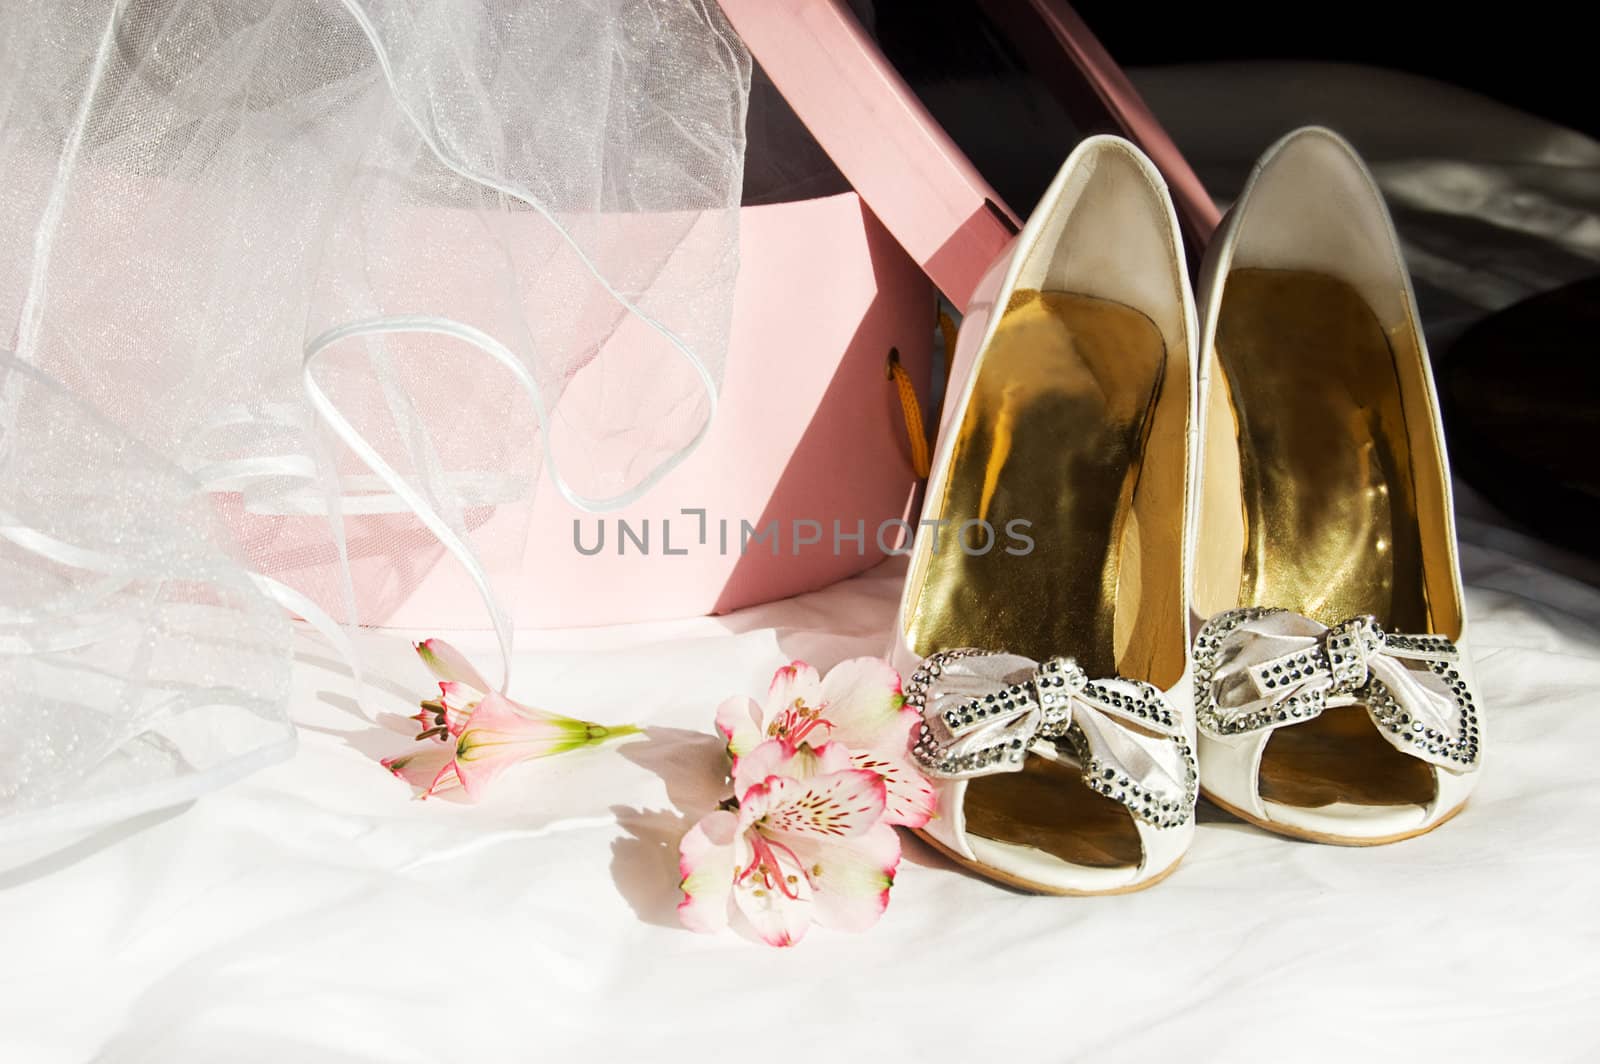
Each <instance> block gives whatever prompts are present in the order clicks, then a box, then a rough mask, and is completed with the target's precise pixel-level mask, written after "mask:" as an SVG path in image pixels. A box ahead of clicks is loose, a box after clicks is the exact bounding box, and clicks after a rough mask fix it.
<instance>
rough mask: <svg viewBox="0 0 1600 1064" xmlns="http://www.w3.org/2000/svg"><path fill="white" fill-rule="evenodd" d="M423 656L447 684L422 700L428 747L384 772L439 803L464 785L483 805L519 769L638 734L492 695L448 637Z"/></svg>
mask: <svg viewBox="0 0 1600 1064" xmlns="http://www.w3.org/2000/svg"><path fill="white" fill-rule="evenodd" d="M417 655H418V656H419V657H421V658H422V661H423V664H425V665H427V666H428V668H429V670H430V671H432V672H433V674H434V676H435V677H437V678H438V680H439V698H438V699H437V700H429V701H426V702H423V703H422V712H421V713H418V714H417V715H416V717H415V718H413V719H415V720H416V721H417V722H418V723H419V724H421V725H422V729H421V730H420V731H419V732H418V733H417V736H416V738H417V739H418V740H419V741H422V740H428V739H434V740H437V742H431V743H427V744H426V745H425V746H424V747H423V748H422V749H419V750H417V751H415V752H413V753H409V754H401V755H400V756H398V757H391V758H386V759H385V760H384V761H383V767H384V768H386V769H388V770H389V771H390V772H392V773H394V774H395V775H396V776H398V777H400V778H401V779H403V780H405V781H406V782H407V783H410V784H411V785H412V786H413V787H417V788H418V789H419V790H420V791H421V795H420V797H423V798H431V797H433V796H434V795H436V794H440V793H442V792H444V791H450V790H455V789H457V788H460V789H461V790H463V791H464V792H465V793H466V796H467V797H468V798H469V799H471V800H473V801H476V800H478V799H479V798H480V797H482V796H483V793H484V791H485V790H486V789H487V788H488V786H489V784H491V783H492V782H494V780H495V778H496V777H497V776H499V775H500V773H502V772H504V771H505V770H506V769H508V768H510V767H511V766H512V765H515V764H519V763H521V762H523V761H532V760H534V759H536V758H541V757H552V756H554V755H556V754H563V753H566V752H567V751H569V750H576V749H579V748H580V747H584V746H598V745H599V744H601V743H604V742H607V741H609V740H611V739H616V738H620V737H622V736H624V735H634V734H637V733H638V731H639V729H638V728H637V727H635V726H634V725H632V724H624V725H614V726H610V727H608V726H606V725H603V724H595V723H593V722H592V721H587V720H577V719H575V718H572V717H566V716H562V715H560V714H557V713H548V712H546V711H544V710H542V709H534V708H533V707H531V706H524V705H522V704H520V703H517V702H513V701H512V700H511V699H509V698H507V697H505V696H504V695H501V694H498V693H495V692H494V691H492V690H490V687H489V684H488V683H487V681H485V680H484V679H483V677H482V676H481V675H480V674H479V673H478V671H477V670H476V669H474V668H473V667H472V664H471V663H470V662H469V661H467V659H466V657H465V656H464V655H463V654H462V653H461V652H460V651H459V650H457V649H456V648H455V647H453V646H451V645H450V644H449V643H446V642H445V641H444V640H442V639H428V640H425V641H423V642H421V643H418V644H417Z"/></svg>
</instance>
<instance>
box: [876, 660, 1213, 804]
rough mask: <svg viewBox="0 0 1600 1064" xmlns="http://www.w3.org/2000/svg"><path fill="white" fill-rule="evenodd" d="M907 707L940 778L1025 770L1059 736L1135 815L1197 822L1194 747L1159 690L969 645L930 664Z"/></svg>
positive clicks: (1064, 663) (920, 753)
mask: <svg viewBox="0 0 1600 1064" xmlns="http://www.w3.org/2000/svg"><path fill="white" fill-rule="evenodd" d="M906 702H907V704H908V705H911V706H914V707H916V708H917V709H918V710H919V711H920V712H921V713H922V721H923V723H922V727H921V728H920V729H919V730H918V733H917V738H916V742H915V745H914V746H913V747H912V751H911V753H912V756H913V757H914V758H915V759H916V760H917V762H918V764H919V765H920V766H921V767H922V769H923V771H924V772H926V773H927V774H928V775H929V776H932V777H934V778H937V779H947V780H956V779H970V778H972V777H975V776H987V775H993V774H995V773H1001V772H1018V771H1021V769H1022V766H1023V762H1024V760H1025V759H1026V758H1027V756H1028V752H1029V750H1030V749H1032V748H1034V747H1035V744H1036V743H1040V742H1044V743H1049V742H1050V741H1051V740H1055V739H1061V740H1064V741H1066V742H1067V743H1069V744H1070V745H1071V747H1072V749H1073V751H1074V752H1075V753H1076V754H1077V755H1078V758H1079V760H1080V761H1081V762H1082V764H1083V778H1084V782H1085V783H1086V784H1088V786H1089V787H1091V788H1093V789H1094V790H1095V791H1098V792H1099V793H1100V794H1103V795H1105V796H1106V797H1108V798H1111V799H1113V800H1115V801H1118V802H1121V803H1122V804H1123V805H1125V806H1126V807H1127V808H1128V811H1129V812H1130V813H1132V814H1133V815H1134V816H1135V817H1137V818H1138V819H1140V820H1143V821H1144V822H1146V823H1148V824H1150V825H1152V826H1154V827H1158V828H1168V827H1177V826H1178V825H1181V824H1185V823H1187V822H1189V821H1190V820H1191V819H1193V817H1194V803H1195V796H1196V793H1197V789H1198V786H1199V784H1198V780H1199V773H1198V771H1197V770H1196V766H1195V760H1194V751H1193V749H1192V747H1191V746H1190V743H1189V740H1188V738H1187V736H1186V735H1185V733H1184V729H1183V725H1182V722H1181V721H1180V720H1179V718H1178V714H1176V713H1175V712H1174V711H1173V709H1172V707H1171V706H1170V705H1169V704H1168V703H1167V700H1166V698H1165V697H1164V696H1163V695H1162V693H1161V691H1160V690H1159V689H1158V688H1156V687H1155V686H1154V685H1152V684H1148V683H1142V682H1140V681H1136V680H1124V679H1120V678H1119V679H1106V680H1092V679H1090V678H1089V677H1088V675H1087V674H1086V673H1085V672H1084V671H1083V669H1081V668H1079V667H1078V665H1077V663H1076V662H1074V661H1073V660H1072V659H1071V658H1060V657H1057V658H1051V659H1050V660H1048V661H1046V662H1044V663H1042V664H1041V663H1038V662H1035V661H1033V660H1032V659H1031V658H1026V657H1022V656H1021V655H1018V654H1004V653H991V652H988V651H982V650H974V649H970V648H966V649H961V650H947V651H941V652H940V653H937V654H934V655H932V656H930V657H928V658H926V659H924V660H923V662H922V664H920V665H919V666H917V668H916V670H915V671H914V672H913V673H912V674H911V679H910V681H909V682H908V683H907V684H906ZM1048 752H1049V753H1051V754H1052V755H1053V754H1054V747H1053V745H1052V746H1051V747H1050V750H1049V751H1048Z"/></svg>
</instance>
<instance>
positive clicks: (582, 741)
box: [456, 692, 621, 801]
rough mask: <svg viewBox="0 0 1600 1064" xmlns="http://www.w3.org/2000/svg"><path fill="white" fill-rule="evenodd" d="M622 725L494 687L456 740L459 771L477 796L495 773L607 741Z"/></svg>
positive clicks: (473, 796) (464, 784)
mask: <svg viewBox="0 0 1600 1064" xmlns="http://www.w3.org/2000/svg"><path fill="white" fill-rule="evenodd" d="M619 730H621V729H608V728H604V727H602V726H601V725H598V724H591V723H589V722H588V721H583V720H573V719H572V718H571V717H563V716H559V715H557V714H554V713H545V712H544V711H542V710H537V709H532V708H529V707H527V706H520V705H518V704H517V703H515V702H513V701H511V700H510V699H509V698H506V697H505V696H504V695H499V694H494V693H492V692H491V693H490V694H488V695H485V696H484V699H483V701H482V702H480V703H479V704H478V708H477V709H476V710H474V711H473V714H472V716H471V717H470V718H469V719H468V721H467V726H466V728H465V729H464V730H463V731H462V732H461V738H460V739H458V740H457V741H456V774H457V775H459V776H460V777H461V786H462V787H464V788H466V791H467V796H468V797H469V798H471V799H473V800H474V801H476V800H477V799H478V798H479V797H481V796H482V794H483V792H484V789H485V788H487V787H488V786H489V784H490V783H492V782H493V781H494V779H495V777H496V776H498V775H500V773H502V772H504V771H505V770H506V769H507V768H510V767H511V766H512V765H515V764H517V763H518V762H521V761H529V760H532V759H534V758H538V757H551V756H553V755H555V754H561V753H565V752H566V751H568V750H576V749H577V748H578V747H580V746H588V745H590V744H592V743H600V742H604V741H605V740H606V739H608V738H610V737H611V736H612V735H613V734H615V733H616V732H617V731H619Z"/></svg>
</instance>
